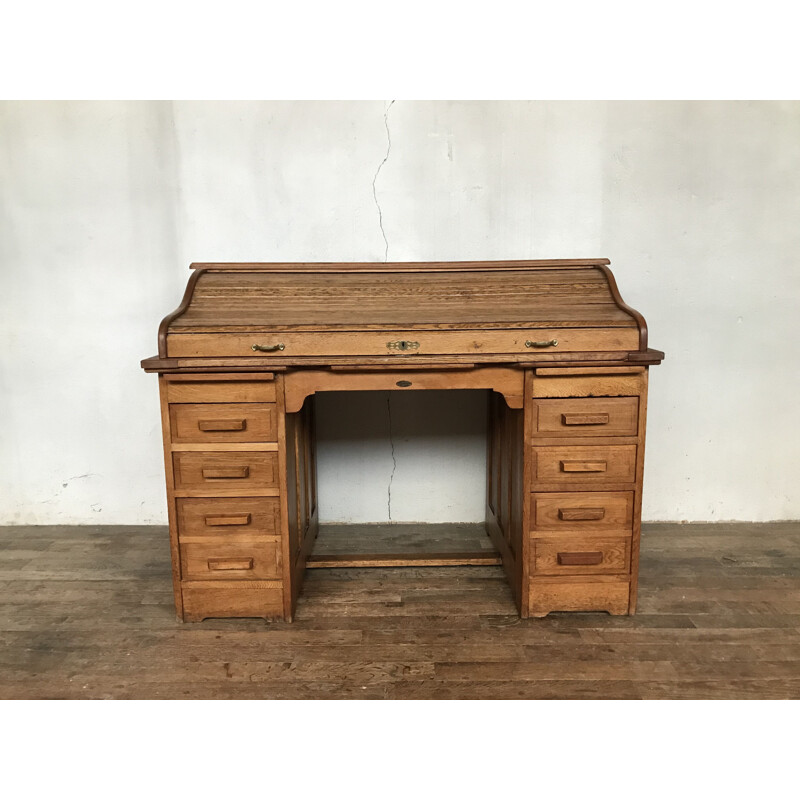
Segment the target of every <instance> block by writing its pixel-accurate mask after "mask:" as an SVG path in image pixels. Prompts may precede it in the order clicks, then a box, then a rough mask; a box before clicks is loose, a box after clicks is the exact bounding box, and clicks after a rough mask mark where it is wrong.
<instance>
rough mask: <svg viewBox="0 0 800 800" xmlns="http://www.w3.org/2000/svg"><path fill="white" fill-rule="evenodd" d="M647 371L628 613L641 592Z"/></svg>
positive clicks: (641, 399) (641, 405) (641, 410)
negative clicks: (640, 560) (640, 561)
mask: <svg viewBox="0 0 800 800" xmlns="http://www.w3.org/2000/svg"><path fill="white" fill-rule="evenodd" d="M648 377H649V375H648V371H647V369H645V373H644V375H643V378H644V381H643V385H642V390H641V394H640V395H639V444H638V447H637V448H636V491H635V493H634V498H633V539H632V541H631V590H630V597H629V600H628V613H629V614H633V613H635V612H636V600H637V596H638V591H639V545H640V540H641V535H642V486H643V482H644V439H645V429H646V427H647V381H648Z"/></svg>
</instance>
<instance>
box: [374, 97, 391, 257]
mask: <svg viewBox="0 0 800 800" xmlns="http://www.w3.org/2000/svg"><path fill="white" fill-rule="evenodd" d="M394 102H395V101H394V100H392V102H391V103H389V105H388V106H387V107H386V110H385V111H384V112H383V124H384V126H385V127H386V155H385V156H384V157H383V161H381V163H380V164H378V169H377V170H375V177H373V179H372V198H373V199H374V200H375V206H376V207H377V209H378V225H379V226H380V229H381V236H383V244H384V250H383V261H384V263H386V262H387V261H388V260H389V240H388V239H387V238H386V231H385V230H384V229H383V211H382V210H381V204H380V203H379V202H378V192H377V190H376V189H375V183H376V182H377V180H378V175H380V174H381V170H382V169H383V165H384V164H385V163H386V162H387V161H388V160H389V153H390V152H391V151H392V135H391V133H390V132H389V109H390V108H391V107H392V106H393V105H394Z"/></svg>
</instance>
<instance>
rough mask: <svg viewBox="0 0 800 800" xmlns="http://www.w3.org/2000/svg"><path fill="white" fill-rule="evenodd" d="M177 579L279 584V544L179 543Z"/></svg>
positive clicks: (257, 542)
mask: <svg viewBox="0 0 800 800" xmlns="http://www.w3.org/2000/svg"><path fill="white" fill-rule="evenodd" d="M181 575H182V576H183V579H184V581H196V580H201V581H203V580H228V581H229V580H231V579H233V578H242V579H246V580H280V579H281V551H280V542H279V541H278V540H277V539H272V540H267V539H264V540H261V541H250V542H235V541H219V540H212V541H205V542H188V543H184V542H182V543H181Z"/></svg>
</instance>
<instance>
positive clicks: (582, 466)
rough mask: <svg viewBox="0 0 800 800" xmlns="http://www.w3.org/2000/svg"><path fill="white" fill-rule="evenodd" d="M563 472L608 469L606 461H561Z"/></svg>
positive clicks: (602, 470) (603, 470)
mask: <svg viewBox="0 0 800 800" xmlns="http://www.w3.org/2000/svg"><path fill="white" fill-rule="evenodd" d="M559 463H560V465H561V471H562V472H605V471H606V470H607V469H608V462H606V461H561V462H559Z"/></svg>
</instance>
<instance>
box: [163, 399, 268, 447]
mask: <svg viewBox="0 0 800 800" xmlns="http://www.w3.org/2000/svg"><path fill="white" fill-rule="evenodd" d="M169 421H170V427H171V429H172V441H173V442H175V443H184V442H274V441H275V440H276V439H277V437H278V426H277V422H276V419H275V404H274V403H171V404H170V407H169Z"/></svg>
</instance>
